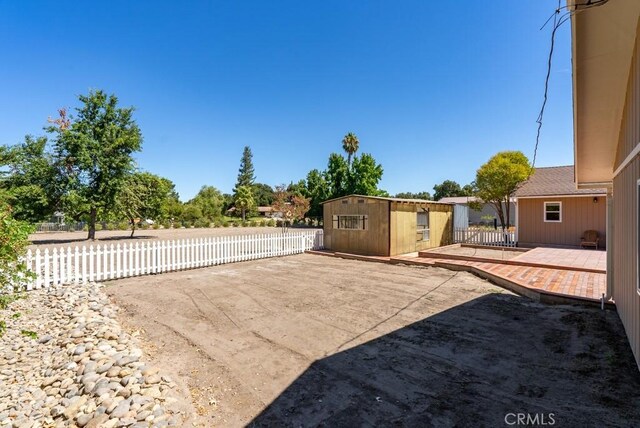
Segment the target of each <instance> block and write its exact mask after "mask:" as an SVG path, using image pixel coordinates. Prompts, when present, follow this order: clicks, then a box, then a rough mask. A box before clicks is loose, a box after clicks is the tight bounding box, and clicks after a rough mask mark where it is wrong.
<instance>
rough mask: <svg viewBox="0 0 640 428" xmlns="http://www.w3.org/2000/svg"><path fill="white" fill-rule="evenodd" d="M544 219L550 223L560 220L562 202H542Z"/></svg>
mask: <svg viewBox="0 0 640 428" xmlns="http://www.w3.org/2000/svg"><path fill="white" fill-rule="evenodd" d="M544 221H545V222H551V223H560V222H562V202H545V203H544Z"/></svg>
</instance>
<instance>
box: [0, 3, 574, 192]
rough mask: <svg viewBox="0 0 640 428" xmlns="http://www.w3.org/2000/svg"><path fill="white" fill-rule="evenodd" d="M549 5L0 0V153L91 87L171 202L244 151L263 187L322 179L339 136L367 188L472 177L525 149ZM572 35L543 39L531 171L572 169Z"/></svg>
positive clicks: (224, 170) (221, 181) (223, 173)
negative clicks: (375, 173)
mask: <svg viewBox="0 0 640 428" xmlns="http://www.w3.org/2000/svg"><path fill="white" fill-rule="evenodd" d="M556 6H557V2H556V1H555V0H528V1H513V0H491V1H488V0H468V1H448V0H447V1H443V0H440V1H430V0H415V1H409V0H403V1H391V0H389V1H356V0H352V1H347V0H335V1H327V0H322V1H298V0H297V1H264V0H257V1H235V0H234V1H185V2H177V1H171V2H169V1H145V2H142V1H135V2H134V1H102V2H97V1H93V2H53V1H49V2H22V1H10V0H0V52H2V60H1V61H0V94H1V102H0V144H15V143H18V142H20V141H21V139H22V138H23V136H24V135H25V134H36V135H38V134H42V132H43V131H42V127H43V126H44V125H45V124H46V119H47V117H48V116H53V115H55V114H56V109H57V108H59V107H62V106H67V107H75V106H77V95H79V94H85V93H87V92H88V90H89V89H91V88H95V89H104V90H105V91H107V92H109V93H115V94H116V95H117V96H118V97H119V99H120V101H121V103H122V105H124V106H131V105H133V106H135V107H136V109H137V111H136V114H135V118H136V119H137V122H138V124H139V125H140V127H141V129H142V132H143V135H144V146H143V151H142V153H140V154H138V155H137V160H138V163H139V166H140V167H141V168H142V169H144V170H147V171H150V172H153V173H156V174H160V175H162V176H165V177H167V178H170V179H171V180H173V181H174V182H175V184H176V187H177V190H178V191H179V193H180V195H181V198H182V199H183V200H186V199H189V198H191V197H192V196H193V195H194V194H195V193H196V192H197V191H198V189H199V188H200V187H201V186H202V185H204V184H208V185H213V186H215V187H217V188H219V189H220V190H222V191H223V192H230V191H231V189H232V188H233V185H234V183H235V180H236V176H237V170H238V166H239V161H240V157H241V154H242V148H243V146H245V145H249V146H251V149H252V150H253V154H254V164H255V169H256V176H257V181H259V182H264V183H267V184H270V185H275V184H279V183H288V182H290V181H297V180H299V179H301V178H304V177H305V176H306V174H307V172H308V171H309V170H311V169H313V168H318V169H324V168H325V167H326V163H327V158H328V156H329V154H330V153H331V152H332V151H341V150H342V148H341V139H342V137H343V136H344V135H345V134H346V133H347V132H349V131H352V132H355V133H356V134H357V135H358V137H359V139H360V147H361V151H364V152H368V153H372V154H373V156H374V157H375V158H376V159H377V160H378V161H379V162H380V163H382V165H383V167H384V176H383V179H382V182H381V187H382V188H383V189H385V190H387V191H389V192H390V193H392V194H394V193H397V192H401V191H412V192H418V191H422V190H427V191H430V192H432V187H433V185H434V184H437V183H440V182H442V181H443V180H445V179H453V180H456V181H458V182H460V183H461V184H465V183H467V182H470V181H471V180H473V178H474V175H475V171H476V169H477V168H478V167H479V166H480V165H481V164H482V163H483V162H485V161H486V160H487V159H488V158H489V157H490V156H491V155H493V154H494V153H495V152H497V151H499V150H508V149H509V150H512V149H517V150H522V151H523V152H524V153H525V154H527V156H531V155H532V153H533V147H534V142H535V131H536V123H535V120H536V117H537V114H538V110H539V108H540V103H541V99H542V90H543V79H544V75H545V72H546V59H547V54H548V49H549V38H550V31H551V28H550V27H547V28H545V29H544V30H543V31H540V30H539V29H540V27H541V25H542V24H543V23H544V22H545V20H546V19H547V18H548V17H549V15H550V14H551V13H552V12H553V10H554V8H555V7H556ZM569 30H570V28H569V24H568V23H567V24H565V26H564V27H563V28H562V30H560V31H559V33H558V39H557V46H556V54H555V57H554V69H553V73H552V76H551V86H550V99H549V104H548V107H547V112H546V118H545V123H544V128H543V133H542V140H541V144H540V148H539V155H538V162H537V165H538V166H550V165H564V164H571V163H573V154H572V145H573V143H572V135H573V134H572V111H571V108H572V107H571V69H570V39H569V37H570V31H569Z"/></svg>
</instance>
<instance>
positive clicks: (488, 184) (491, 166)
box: [475, 151, 531, 229]
mask: <svg viewBox="0 0 640 428" xmlns="http://www.w3.org/2000/svg"><path fill="white" fill-rule="evenodd" d="M530 173H531V164H530V163H529V159H527V157H526V156H525V155H524V154H523V153H522V152H520V151H506V152H499V153H497V154H496V155H494V156H493V157H492V158H491V159H489V161H488V162H487V163H485V164H484V165H482V166H481V167H480V168H479V169H478V171H477V173H476V180H475V185H476V188H477V192H476V195H477V196H478V198H480V199H481V200H482V201H483V202H484V203H490V204H492V205H493V206H494V207H495V209H496V211H497V213H498V217H499V218H500V224H501V225H502V228H503V229H505V228H506V227H507V226H508V225H509V224H510V220H511V218H510V215H511V213H510V204H509V202H510V199H511V197H512V196H513V194H514V193H515V191H516V190H517V189H518V186H520V185H521V184H522V183H523V182H525V181H526V180H527V179H528V178H529V175H530Z"/></svg>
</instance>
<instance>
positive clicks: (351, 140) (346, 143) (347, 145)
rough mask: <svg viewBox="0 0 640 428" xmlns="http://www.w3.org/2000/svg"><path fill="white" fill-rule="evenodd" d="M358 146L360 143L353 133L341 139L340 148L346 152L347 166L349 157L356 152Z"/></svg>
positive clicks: (349, 161) (349, 162)
mask: <svg viewBox="0 0 640 428" xmlns="http://www.w3.org/2000/svg"><path fill="white" fill-rule="evenodd" d="M358 145H360V141H358V137H356V134H354V133H353V132H349V133H348V134H347V135H345V136H344V138H343V139H342V148H343V149H344V151H345V152H347V164H349V165H351V156H353V155H354V154H356V152H357V151H358Z"/></svg>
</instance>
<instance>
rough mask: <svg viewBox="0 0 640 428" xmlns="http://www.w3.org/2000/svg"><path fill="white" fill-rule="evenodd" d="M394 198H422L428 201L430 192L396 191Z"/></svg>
mask: <svg viewBox="0 0 640 428" xmlns="http://www.w3.org/2000/svg"><path fill="white" fill-rule="evenodd" d="M395 197H396V198H401V199H423V200H426V201H430V200H431V193H429V192H418V193H411V192H400V193H396V196H395Z"/></svg>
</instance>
